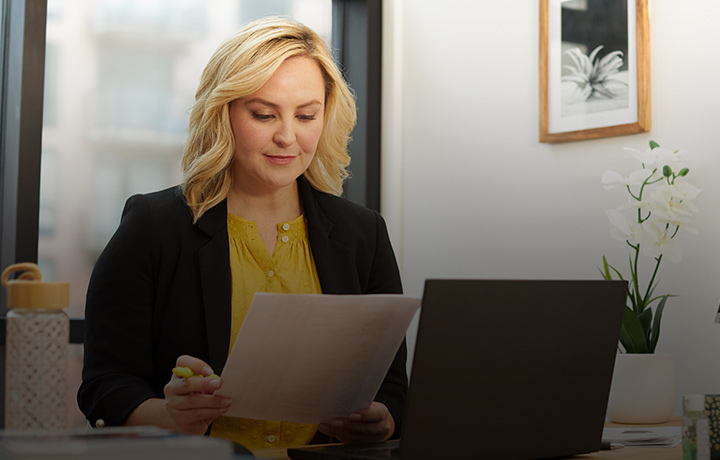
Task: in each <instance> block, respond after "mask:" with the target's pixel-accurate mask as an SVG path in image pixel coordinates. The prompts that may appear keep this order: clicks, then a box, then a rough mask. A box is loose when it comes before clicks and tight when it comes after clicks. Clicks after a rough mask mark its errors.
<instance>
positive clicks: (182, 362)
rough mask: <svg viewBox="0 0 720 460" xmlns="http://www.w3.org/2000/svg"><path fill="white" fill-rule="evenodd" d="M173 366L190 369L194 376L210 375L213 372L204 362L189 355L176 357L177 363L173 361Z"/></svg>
mask: <svg viewBox="0 0 720 460" xmlns="http://www.w3.org/2000/svg"><path fill="white" fill-rule="evenodd" d="M175 366H177V367H187V368H190V369H191V370H192V371H193V372H195V373H196V374H201V375H206V376H207V375H212V373H213V370H212V367H210V366H209V365H208V363H206V362H205V361H203V360H202V359H200V358H196V357H194V356H190V355H182V356H180V357H178V359H177V361H175Z"/></svg>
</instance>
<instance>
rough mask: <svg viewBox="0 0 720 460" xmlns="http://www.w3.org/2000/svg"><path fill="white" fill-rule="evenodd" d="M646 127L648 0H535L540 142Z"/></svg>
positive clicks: (637, 130)
mask: <svg viewBox="0 0 720 460" xmlns="http://www.w3.org/2000/svg"><path fill="white" fill-rule="evenodd" d="M646 131H650V53H649V33H648V11H647V0H540V142H549V143H554V142H567V141H578V140H584V139H595V138H600V137H610V136H619V135H623V134H633V133H640V132H646Z"/></svg>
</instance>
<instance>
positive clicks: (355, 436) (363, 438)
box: [318, 423, 388, 443]
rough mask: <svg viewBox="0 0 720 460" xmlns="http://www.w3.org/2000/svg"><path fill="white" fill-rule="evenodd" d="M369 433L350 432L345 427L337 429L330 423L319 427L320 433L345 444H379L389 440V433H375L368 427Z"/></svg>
mask: <svg viewBox="0 0 720 460" xmlns="http://www.w3.org/2000/svg"><path fill="white" fill-rule="evenodd" d="M365 429H367V430H369V431H368V432H363V431H364V429H363V430H362V431H356V430H349V429H346V428H345V427H336V426H333V425H332V424H329V423H321V424H320V425H318V431H320V432H321V433H323V434H325V435H328V436H330V437H333V438H336V439H339V440H340V441H342V442H344V443H354V442H377V441H382V440H384V439H387V436H388V435H387V433H383V432H375V431H374V430H373V429H372V428H371V427H366V428H365Z"/></svg>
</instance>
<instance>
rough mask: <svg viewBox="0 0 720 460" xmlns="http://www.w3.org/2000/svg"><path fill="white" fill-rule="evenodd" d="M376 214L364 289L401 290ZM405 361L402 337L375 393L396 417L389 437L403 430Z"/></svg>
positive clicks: (381, 221)
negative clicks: (372, 245)
mask: <svg viewBox="0 0 720 460" xmlns="http://www.w3.org/2000/svg"><path fill="white" fill-rule="evenodd" d="M375 216H376V224H375V225H376V235H377V239H376V246H375V255H374V257H373V262H372V268H371V271H370V278H369V283H368V289H367V293H368V294H380V293H383V294H402V282H401V280H400V270H399V269H398V265H397V260H396V259H395V253H394V252H393V249H392V245H391V244H390V236H389V235H388V231H387V226H386V224H385V220H384V219H383V218H382V216H380V214H378V213H375ZM406 362H407V344H406V342H405V340H403V341H402V344H401V345H400V348H399V349H398V351H397V353H396V354H395V358H394V359H393V361H392V364H391V365H390V369H389V370H388V373H387V375H386V376H385V379H384V380H383V383H382V384H381V386H380V389H379V390H378V393H377V395H376V396H375V400H376V401H378V402H381V403H383V404H385V406H386V407H387V408H388V410H389V411H390V414H392V416H393V419H394V420H395V432H394V433H393V435H392V438H399V437H400V435H401V433H402V422H403V414H404V412H405V402H406V400H407V390H408V377H407V370H406Z"/></svg>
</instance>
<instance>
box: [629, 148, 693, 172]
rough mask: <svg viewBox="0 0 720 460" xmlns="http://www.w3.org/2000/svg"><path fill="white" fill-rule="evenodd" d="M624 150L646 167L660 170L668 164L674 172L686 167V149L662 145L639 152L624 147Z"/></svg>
mask: <svg viewBox="0 0 720 460" xmlns="http://www.w3.org/2000/svg"><path fill="white" fill-rule="evenodd" d="M624 150H625V151H626V152H630V154H632V156H634V157H635V158H637V159H638V160H639V161H640V163H642V165H643V166H644V167H645V168H648V169H653V168H657V169H658V170H659V171H661V170H662V167H663V166H665V165H668V166H670V167H671V168H672V170H673V171H674V172H678V171H680V170H681V169H682V168H685V167H687V156H688V151H687V150H686V149H679V150H677V151H673V150H670V149H666V148H663V147H655V148H654V149H650V148H648V149H647V150H645V151H642V152H641V151H640V150H637V149H633V148H630V147H625V148H624Z"/></svg>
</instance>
